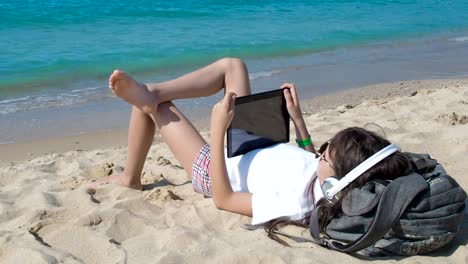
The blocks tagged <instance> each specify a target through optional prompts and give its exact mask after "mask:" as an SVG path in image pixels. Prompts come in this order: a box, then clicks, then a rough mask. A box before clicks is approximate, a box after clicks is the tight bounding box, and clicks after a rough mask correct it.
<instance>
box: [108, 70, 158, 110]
mask: <svg viewBox="0 0 468 264" xmlns="http://www.w3.org/2000/svg"><path fill="white" fill-rule="evenodd" d="M109 88H110V89H111V90H112V92H113V93H114V94H115V95H117V96H118V97H120V98H122V99H124V100H125V101H127V102H128V103H129V104H132V105H134V106H136V107H137V108H138V109H140V110H141V111H143V112H145V113H147V114H151V113H154V111H156V109H157V106H158V103H157V101H156V97H155V96H154V94H152V93H151V92H150V91H149V90H148V88H147V87H146V85H144V84H141V83H138V82H137V81H135V80H134V79H133V78H132V77H130V76H129V75H128V74H126V73H125V72H123V71H120V70H114V72H113V73H112V74H111V76H110V77H109Z"/></svg>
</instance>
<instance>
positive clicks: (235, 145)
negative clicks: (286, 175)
mask: <svg viewBox="0 0 468 264" xmlns="http://www.w3.org/2000/svg"><path fill="white" fill-rule="evenodd" d="M234 112H235V114H234V118H233V120H232V122H231V124H230V126H229V128H228V130H227V156H228V157H229V158H231V157H234V156H238V155H242V154H245V153H247V152H249V151H251V150H254V149H258V148H265V147H269V146H272V145H275V144H278V143H285V142H289V114H288V110H287V107H286V100H285V98H284V95H283V89H278V90H273V91H268V92H263V93H258V94H252V95H247V96H242V97H237V98H236V101H235V108H234Z"/></svg>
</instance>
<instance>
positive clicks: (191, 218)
mask: <svg viewBox="0 0 468 264" xmlns="http://www.w3.org/2000/svg"><path fill="white" fill-rule="evenodd" d="M422 84H424V85H422ZM440 84H441V82H440V81H439V82H435V81H426V82H422V83H421V85H420V86H419V87H417V89H416V90H419V91H418V92H417V94H415V95H414V96H410V95H409V94H401V93H400V94H399V95H398V96H396V97H392V98H381V99H377V100H365V101H364V102H362V103H359V104H357V105H354V104H351V105H342V106H339V107H338V108H334V109H325V110H321V111H320V112H318V113H314V114H311V115H310V114H309V115H308V116H306V118H305V119H306V122H307V124H308V128H309V131H310V133H311V135H312V138H313V139H314V141H315V142H316V143H318V144H320V143H322V142H324V141H325V140H327V139H329V138H330V137H331V136H332V135H333V134H334V133H335V132H337V131H339V130H340V129H343V128H346V127H349V126H363V125H365V124H366V123H369V122H375V123H378V124H379V125H380V126H382V127H383V128H384V130H385V132H386V134H387V137H388V138H389V139H390V140H391V141H393V142H395V143H397V144H398V145H399V146H400V147H401V148H402V149H403V150H405V151H412V152H427V153H431V154H432V156H433V157H435V158H436V159H438V160H439V162H440V163H442V164H443V165H444V166H445V167H446V169H447V170H448V172H449V173H450V174H451V175H452V176H453V177H454V178H455V179H457V180H458V182H459V183H460V185H462V186H463V188H464V189H465V190H468V178H467V177H466V175H465V174H466V172H467V171H468V162H467V161H466V158H467V154H468V143H467V142H468V125H467V122H468V120H467V119H468V117H467V115H468V84H467V82H466V80H465V81H463V80H460V81H457V80H455V81H453V80H452V81H444V82H442V84H446V85H445V86H447V88H440ZM399 85H400V84H399V83H398V84H390V85H389V84H386V85H382V87H387V88H385V89H389V90H390V91H395V90H397V89H398V86H399ZM431 85H432V86H431ZM423 86H424V87H423ZM431 87H432V88H431ZM422 88H426V89H422ZM427 88H429V89H427ZM353 93H354V94H356V93H357V92H351V93H350V100H347V98H346V97H345V98H340V100H342V101H343V102H348V101H350V102H355V101H354V100H351V95H352V94H353ZM304 106H305V107H304V109H303V110H304V112H307V113H312V112H314V111H315V109H316V108H311V107H310V106H308V104H304ZM204 136H205V137H206V138H208V135H207V133H204ZM158 138H159V137H156V139H158ZM292 138H294V134H293V136H292ZM125 155H126V148H125V147H117V148H106V149H96V150H89V151H69V152H66V153H63V154H50V155H45V156H42V157H38V158H35V159H33V160H30V161H25V162H20V163H16V164H14V165H10V166H3V167H0V210H1V214H0V262H1V263H127V262H128V263H205V262H208V263H327V264H329V263H357V262H360V260H358V259H356V258H353V257H351V256H349V255H346V254H341V253H338V252H334V251H331V250H327V249H324V248H321V247H318V246H316V245H313V244H311V243H309V242H304V243H293V246H294V247H293V248H287V247H284V246H281V245H280V244H278V243H276V242H274V241H272V240H270V239H269V238H268V237H267V235H266V233H265V232H264V231H263V230H262V229H258V230H254V231H248V230H245V229H243V228H242V227H241V225H242V224H245V223H249V222H250V219H249V218H248V217H242V216H239V215H236V214H231V213H228V212H223V211H220V210H217V209H216V208H215V206H214V205H213V202H212V200H211V199H205V198H203V197H202V196H201V195H199V194H196V193H194V192H193V191H192V187H191V184H190V178H189V177H188V176H187V175H186V173H185V172H184V170H182V169H181V168H180V167H179V166H177V164H178V163H177V162H176V161H175V159H174V157H173V155H172V154H171V153H170V151H169V149H168V147H167V146H166V145H165V144H164V143H161V142H160V141H157V140H156V142H155V144H154V145H153V146H152V148H151V150H150V154H149V156H148V161H147V163H146V165H145V168H144V172H145V174H144V176H143V183H144V184H148V186H147V189H148V190H146V191H143V192H141V191H135V190H130V189H126V188H122V187H119V186H115V185H106V186H103V187H101V188H99V189H98V190H97V191H96V193H95V194H93V195H92V194H89V193H88V192H87V190H86V188H85V184H86V182H88V181H90V180H91V179H96V178H99V177H102V176H104V175H107V174H109V173H111V172H112V171H118V170H119V169H121V166H123V165H124V164H125V158H126V156H125ZM467 221H468V219H466V220H465V225H464V228H463V230H462V232H461V233H460V235H459V236H458V237H457V239H456V241H455V242H454V243H452V245H451V247H449V248H447V249H445V250H442V251H440V252H438V253H434V254H432V255H431V256H415V257H409V258H404V259H401V258H393V259H390V260H383V261H385V262H396V261H398V263H468V246H467V245H466V244H467V242H468V223H467ZM288 231H291V232H295V233H297V234H300V233H301V232H302V234H304V236H307V230H305V231H303V230H300V229H296V228H288ZM378 262H380V261H378Z"/></svg>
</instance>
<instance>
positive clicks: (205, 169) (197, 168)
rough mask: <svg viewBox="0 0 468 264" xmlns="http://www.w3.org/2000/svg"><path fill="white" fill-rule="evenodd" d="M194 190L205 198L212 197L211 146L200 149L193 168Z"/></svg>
mask: <svg viewBox="0 0 468 264" xmlns="http://www.w3.org/2000/svg"><path fill="white" fill-rule="evenodd" d="M192 186H193V190H194V191H196V192H198V193H202V194H204V195H205V197H211V196H212V194H211V180H210V145H208V144H206V145H205V146H203V147H202V148H201V149H200V152H199V153H198V156H197V158H196V160H195V162H194V163H193V166H192Z"/></svg>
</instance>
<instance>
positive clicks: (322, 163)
mask: <svg viewBox="0 0 468 264" xmlns="http://www.w3.org/2000/svg"><path fill="white" fill-rule="evenodd" d="M328 143H329V142H326V143H325V144H323V145H322V147H320V149H319V150H318V151H317V155H318V156H319V158H320V160H319V164H318V168H317V176H318V178H319V180H320V184H322V183H323V182H324V181H325V179H327V178H328V177H331V176H334V175H335V171H334V170H333V161H332V160H331V158H330V152H329V148H328Z"/></svg>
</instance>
